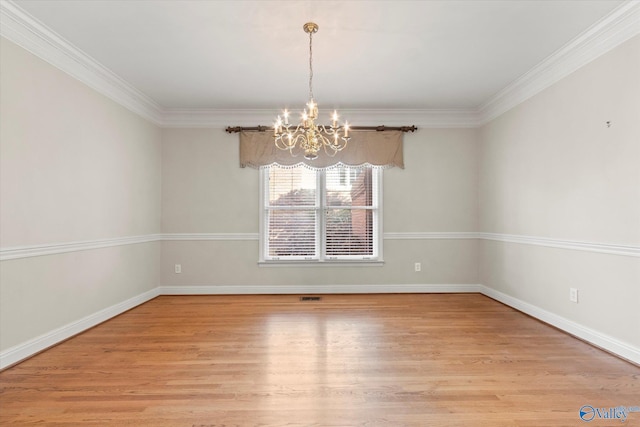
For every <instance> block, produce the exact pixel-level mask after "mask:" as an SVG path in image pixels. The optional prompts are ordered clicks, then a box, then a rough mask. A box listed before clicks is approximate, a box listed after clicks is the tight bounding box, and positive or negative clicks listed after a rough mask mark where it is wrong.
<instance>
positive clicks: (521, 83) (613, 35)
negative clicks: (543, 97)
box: [478, 0, 640, 125]
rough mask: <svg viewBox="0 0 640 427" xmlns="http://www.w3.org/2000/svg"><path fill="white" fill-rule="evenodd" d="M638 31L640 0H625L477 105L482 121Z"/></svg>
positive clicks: (503, 111)
mask: <svg viewBox="0 0 640 427" xmlns="http://www.w3.org/2000/svg"><path fill="white" fill-rule="evenodd" d="M637 34H640V1H638V0H627V1H625V2H624V3H622V4H621V5H620V6H619V7H617V8H616V9H614V10H613V11H612V12H611V13H609V14H608V15H606V16H605V17H604V18H602V19H600V20H599V21H598V22H596V23H595V24H593V25H592V26H591V27H589V28H588V29H587V30H586V31H584V32H583V33H581V34H580V35H578V36H577V37H575V38H574V39H573V40H571V41H570V42H569V43H567V44H566V45H564V46H563V47H561V48H560V49H558V50H557V51H555V52H554V53H553V54H551V55H550V56H548V57H547V58H546V59H544V60H543V61H542V62H541V63H539V64H538V65H536V66H535V67H533V68H532V69H531V70H529V71H528V72H527V73H525V74H523V75H522V76H521V77H520V78H518V79H517V80H515V81H514V82H513V83H511V84H509V85H508V86H507V87H505V88H504V89H502V90H501V91H500V92H498V93H497V94H495V95H494V96H493V97H491V98H490V99H489V100H488V101H486V102H485V103H483V104H482V105H480V107H479V108H478V113H479V116H480V120H479V125H484V124H486V123H488V122H489V121H491V120H493V119H495V118H496V117H498V116H500V115H501V114H503V113H506V112H507V111H508V110H510V109H512V108H513V107H515V106H517V105H518V104H521V103H522V102H524V101H526V100H527V99H529V98H531V97H533V96H534V95H536V94H538V93H539V92H541V91H543V90H544V89H546V88H548V87H549V86H551V85H553V84H554V83H556V82H558V81H559V80H561V79H563V78H564V77H566V76H568V75H569V74H571V73H573V72H574V71H576V70H577V69H579V68H581V67H583V66H584V65H586V64H588V63H589V62H591V61H593V60H594V59H596V58H598V57H600V56H601V55H603V54H605V53H607V52H608V51H610V50H611V49H613V48H615V47H617V46H618V45H620V44H622V43H624V42H625V41H627V40H629V39H630V38H631V37H633V36H635V35H637Z"/></svg>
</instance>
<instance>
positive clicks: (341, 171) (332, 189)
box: [326, 167, 373, 206]
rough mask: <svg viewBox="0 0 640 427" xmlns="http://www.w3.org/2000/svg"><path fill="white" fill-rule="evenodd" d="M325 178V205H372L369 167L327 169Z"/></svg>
mask: <svg viewBox="0 0 640 427" xmlns="http://www.w3.org/2000/svg"><path fill="white" fill-rule="evenodd" d="M326 180H327V181H326V182H327V194H326V196H327V206H373V192H372V191H371V190H372V185H371V169H370V168H349V167H339V168H333V169H329V170H328V171H327V172H326Z"/></svg>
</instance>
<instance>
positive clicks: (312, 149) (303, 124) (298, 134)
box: [273, 22, 351, 160]
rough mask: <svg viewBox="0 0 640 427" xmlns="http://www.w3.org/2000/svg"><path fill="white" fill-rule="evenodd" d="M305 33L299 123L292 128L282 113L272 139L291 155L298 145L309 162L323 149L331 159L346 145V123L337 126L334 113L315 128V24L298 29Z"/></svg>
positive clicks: (276, 123)
mask: <svg viewBox="0 0 640 427" xmlns="http://www.w3.org/2000/svg"><path fill="white" fill-rule="evenodd" d="M302 28H303V29H304V31H305V32H306V33H308V34H309V102H308V103H307V108H306V109H305V110H304V112H303V113H302V117H301V119H300V123H299V124H298V125H297V126H296V127H295V129H292V125H291V124H290V123H289V112H288V111H287V110H284V111H283V113H282V116H278V118H277V119H276V122H275V124H274V125H273V137H274V139H275V144H276V147H278V148H279V149H281V150H289V151H290V152H291V155H292V156H293V155H294V154H293V149H294V148H295V147H296V146H299V147H300V148H301V149H302V150H303V151H304V157H305V159H308V160H313V159H316V158H317V157H318V152H319V151H320V150H321V149H323V148H324V151H325V153H327V155H329V156H331V157H333V156H335V155H336V153H337V152H338V151H340V150H342V149H344V148H345V147H346V146H347V142H349V139H351V138H350V137H349V123H347V122H345V123H344V125H343V126H339V125H338V112H337V111H334V112H333V116H331V125H330V126H325V125H319V124H316V122H315V120H316V119H317V118H318V104H317V103H316V102H315V100H314V99H313V48H312V41H313V34H314V33H316V32H317V31H318V25H317V24H315V23H313V22H307V23H306V24H304V26H303V27H302Z"/></svg>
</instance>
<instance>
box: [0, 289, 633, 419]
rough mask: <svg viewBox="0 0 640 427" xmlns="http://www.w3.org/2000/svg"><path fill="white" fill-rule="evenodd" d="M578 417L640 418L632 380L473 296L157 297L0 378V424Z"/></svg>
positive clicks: (583, 349) (601, 355)
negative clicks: (585, 410)
mask: <svg viewBox="0 0 640 427" xmlns="http://www.w3.org/2000/svg"><path fill="white" fill-rule="evenodd" d="M583 405H592V406H594V407H598V408H608V407H614V406H615V407H618V406H621V405H622V406H640V368H639V367H637V366H634V365H632V364H630V363H627V362H625V361H623V360H620V359H618V358H616V357H614V356H611V355H609V354H607V353H605V352H603V351H601V350H598V349H596V348H594V347H592V346H590V345H588V344H586V343H584V342H582V341H579V340H577V339H574V338H572V337H570V336H568V335H566V334H564V333H562V332H560V331H558V330H556V329H554V328H552V327H549V326H548V325H545V324H543V323H540V322H538V321H536V320H534V319H532V318H529V317H527V316H525V315H523V314H522V313H519V312H517V311H515V310H513V309H511V308H509V307H506V306H504V305H502V304H500V303H498V302H495V301H493V300H491V299H489V298H487V297H484V296H482V295H478V294H419V295H325V296H323V297H322V301H319V302H300V301H299V299H298V297H297V296H283V295H280V296H268V295H266V296H265V295H262V296H246V295H245V296H200V295H198V296H161V297H158V298H156V299H154V300H152V301H150V302H148V303H146V304H143V305H141V306H139V307H137V308H135V309H133V310H131V311H129V312H127V313H124V314H122V315H120V316H118V317H116V318H114V319H112V320H110V321H108V322H105V323H103V324H102V325H99V326H98V327H96V328H93V329H91V330H89V331H87V332H85V333H83V334H81V335H78V336H76V337H74V338H72V339H70V340H68V341H66V342H64V343H62V344H60V345H58V346H56V347H53V348H51V349H49V350H47V351H46V352H44V353H42V354H40V355H37V356H35V357H33V358H31V359H29V360H27V361H25V362H23V363H21V364H19V365H17V366H14V367H12V368H10V369H7V370H5V371H4V372H1V373H0V424H1V425H21V424H31V423H42V424H46V425H60V426H72V425H83V426H85V425H86V426H91V425H95V426H106V425H114V426H125V425H135V426H188V427H191V426H289V427H290V426H382V427H385V426H393V427H398V426H491V427H500V426H531V427H533V426H535V427H544V426H553V427H557V426H579V425H586V423H585V422H584V421H582V420H581V419H580V418H579V410H580V408H581V407H582V406H583ZM589 425H598V426H602V425H624V426H633V425H635V426H640V413H631V414H629V416H628V419H627V421H626V422H625V423H624V424H621V423H620V421H618V420H616V421H615V422H612V421H609V422H608V423H605V422H604V421H601V420H594V421H593V422H591V423H590V424H589Z"/></svg>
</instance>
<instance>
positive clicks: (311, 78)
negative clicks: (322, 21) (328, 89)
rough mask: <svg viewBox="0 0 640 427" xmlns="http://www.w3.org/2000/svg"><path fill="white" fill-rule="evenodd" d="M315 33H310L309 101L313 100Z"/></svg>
mask: <svg viewBox="0 0 640 427" xmlns="http://www.w3.org/2000/svg"><path fill="white" fill-rule="evenodd" d="M312 41H313V31H311V32H309V99H313V47H312Z"/></svg>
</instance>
